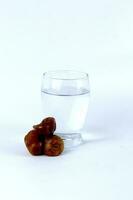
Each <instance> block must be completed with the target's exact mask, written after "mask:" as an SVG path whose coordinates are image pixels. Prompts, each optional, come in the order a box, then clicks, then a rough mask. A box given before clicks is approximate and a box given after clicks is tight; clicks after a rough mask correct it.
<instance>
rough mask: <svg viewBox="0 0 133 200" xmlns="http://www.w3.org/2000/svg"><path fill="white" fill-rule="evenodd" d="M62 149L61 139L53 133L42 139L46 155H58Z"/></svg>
mask: <svg viewBox="0 0 133 200" xmlns="http://www.w3.org/2000/svg"><path fill="white" fill-rule="evenodd" d="M63 150H64V142H63V140H62V139H61V138H60V137H59V136H57V135H53V136H51V137H48V138H46V139H45V141H44V154H45V155H47V156H58V155H60V154H61V153H62V151H63Z"/></svg>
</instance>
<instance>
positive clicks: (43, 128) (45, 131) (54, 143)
mask: <svg viewBox="0 0 133 200" xmlns="http://www.w3.org/2000/svg"><path fill="white" fill-rule="evenodd" d="M33 128H34V129H33V130H31V131H30V132H29V133H28V134H27V135H26V136H25V138H24V141H25V145H26V147H27V149H28V150H29V152H30V153H31V154H32V155H48V156H58V155H60V154H61V153H62V151H63V150H64V142H63V140H62V139H61V138H60V137H59V136H57V135H53V133H54V131H55V130H56V122H55V119H54V118H52V117H48V118H46V119H44V120H43V121H42V122H41V123H40V124H38V125H34V126H33Z"/></svg>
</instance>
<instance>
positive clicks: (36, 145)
mask: <svg viewBox="0 0 133 200" xmlns="http://www.w3.org/2000/svg"><path fill="white" fill-rule="evenodd" d="M40 138H41V135H40V132H38V131H37V130H31V131H30V132H29V133H28V134H27V135H26V136H25V137H24V142H25V145H26V147H27V149H28V150H29V152H30V153H31V154H32V155H42V154H43V143H44V142H43V139H42V138H41V139H40Z"/></svg>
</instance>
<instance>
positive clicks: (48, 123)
mask: <svg viewBox="0 0 133 200" xmlns="http://www.w3.org/2000/svg"><path fill="white" fill-rule="evenodd" d="M33 128H34V129H36V130H40V131H41V132H42V134H44V135H45V136H52V135H53V133H54V131H55V130H56V121H55V119H54V118H53V117H48V118H46V119H44V120H42V122H41V123H40V124H37V125H34V126H33Z"/></svg>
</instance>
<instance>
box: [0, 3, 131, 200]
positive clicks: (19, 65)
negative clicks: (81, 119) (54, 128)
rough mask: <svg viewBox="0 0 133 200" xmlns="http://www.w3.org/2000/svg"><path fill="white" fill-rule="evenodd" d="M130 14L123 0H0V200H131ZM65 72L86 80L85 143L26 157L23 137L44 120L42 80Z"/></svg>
mask: <svg viewBox="0 0 133 200" xmlns="http://www.w3.org/2000/svg"><path fill="white" fill-rule="evenodd" d="M132 10H133V3H132V1H130V0H128V1H119V0H117V1H111V0H109V1H104V0H102V1H98V0H94V1H93V2H92V1H90V2H89V1H86V0H83V1H75V0H73V1H69V0H68V1H60V0H57V1H53V0H51V1H42V0H40V1H31V0H24V1H21V2H20V1H15V0H12V1H9V0H5V1H0V24H1V25H0V90H1V96H0V133H1V138H0V199H2V200H8V199H13V200H17V199H20V200H21V199H32V200H34V199H39V198H44V199H48V200H52V199H58V200H61V199H69V200H73V199H77V200H81V199H87V200H88V199H91V200H97V199H102V200H107V199H108V200H125V199H128V200H130V199H131V200H132V199H133V193H132V182H133V181H132V180H133V170H132V169H133V156H132V155H133V136H132V135H133V134H132V133H133V125H132V119H133V103H132V102H133V79H132V76H133V53H132V47H133V37H132V36H133V25H132V21H133V14H132ZM66 66H67V67H66ZM66 68H67V69H78V70H82V71H86V72H88V73H89V74H90V81H91V104H90V105H91V106H90V113H89V116H88V123H87V128H88V133H89V136H90V141H89V142H88V143H86V144H84V145H82V146H81V147H79V148H77V149H75V150H74V151H71V152H68V153H65V154H64V155H62V156H60V157H57V158H49V157H32V156H30V155H29V154H28V153H27V151H26V149H25V146H24V143H23V137H24V135H25V134H26V132H27V131H28V130H29V129H30V128H31V127H32V125H33V124H35V123H38V121H40V120H41V119H42V117H43V115H42V112H41V99H40V81H41V75H42V73H43V72H44V71H47V70H51V69H66ZM91 137H93V140H92V139H91ZM95 138H96V139H95ZM94 139H95V140H94Z"/></svg>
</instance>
